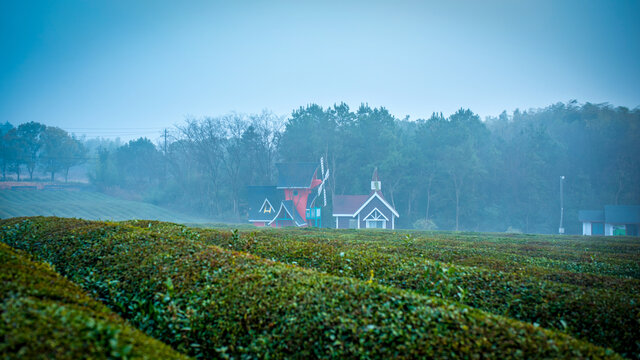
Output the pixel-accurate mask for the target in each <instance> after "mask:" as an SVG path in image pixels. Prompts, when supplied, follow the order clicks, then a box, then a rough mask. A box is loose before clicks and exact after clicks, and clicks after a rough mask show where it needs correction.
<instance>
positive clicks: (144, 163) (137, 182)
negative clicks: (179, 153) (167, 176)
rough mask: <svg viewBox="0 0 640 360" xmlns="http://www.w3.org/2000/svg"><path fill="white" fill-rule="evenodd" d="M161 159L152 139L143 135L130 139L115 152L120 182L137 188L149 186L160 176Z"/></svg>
mask: <svg viewBox="0 0 640 360" xmlns="http://www.w3.org/2000/svg"><path fill="white" fill-rule="evenodd" d="M161 159H162V156H161V154H160V152H159V151H158V150H157V149H156V147H155V145H153V143H152V142H151V140H149V139H147V138H142V137H141V138H139V139H137V140H131V141H129V142H128V143H127V144H125V145H123V146H121V147H119V148H118V149H117V150H116V152H115V164H116V169H117V172H118V183H119V184H121V185H123V186H125V187H128V188H131V189H135V190H142V189H146V188H148V187H149V185H151V184H154V183H156V182H157V180H158V179H159V177H160V173H161V169H162V163H161Z"/></svg>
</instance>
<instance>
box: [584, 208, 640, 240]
mask: <svg viewBox="0 0 640 360" xmlns="http://www.w3.org/2000/svg"><path fill="white" fill-rule="evenodd" d="M578 219H579V220H580V221H581V222H582V235H605V236H611V235H628V236H638V227H640V206H639V205H606V206H605V207H604V211H602V210H581V211H579V212H578Z"/></svg>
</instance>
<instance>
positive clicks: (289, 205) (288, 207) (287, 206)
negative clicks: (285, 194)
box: [269, 200, 307, 226]
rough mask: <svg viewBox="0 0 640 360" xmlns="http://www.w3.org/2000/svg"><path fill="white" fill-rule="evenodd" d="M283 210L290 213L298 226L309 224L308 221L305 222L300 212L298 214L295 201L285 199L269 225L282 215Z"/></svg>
mask: <svg viewBox="0 0 640 360" xmlns="http://www.w3.org/2000/svg"><path fill="white" fill-rule="evenodd" d="M283 211H284V212H286V213H287V214H288V215H289V217H291V218H292V219H293V222H294V223H295V224H296V226H304V225H306V224H307V223H306V222H304V219H302V217H301V216H300V214H298V212H297V211H296V208H295V206H294V205H293V201H291V200H285V201H282V202H280V208H279V209H278V211H277V212H276V216H275V217H274V218H273V219H271V221H269V225H271V223H273V222H274V221H276V220H277V219H278V218H280V217H281V216H280V214H281V213H282V212H283Z"/></svg>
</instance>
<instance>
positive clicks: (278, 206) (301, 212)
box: [247, 159, 329, 227]
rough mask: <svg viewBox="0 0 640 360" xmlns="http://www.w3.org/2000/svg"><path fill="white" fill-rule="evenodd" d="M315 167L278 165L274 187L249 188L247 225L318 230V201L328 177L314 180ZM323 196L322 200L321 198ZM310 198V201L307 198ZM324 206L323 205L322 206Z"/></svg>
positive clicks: (288, 164) (319, 215) (326, 174)
mask: <svg viewBox="0 0 640 360" xmlns="http://www.w3.org/2000/svg"><path fill="white" fill-rule="evenodd" d="M321 164H322V159H321V162H320V164H318V163H306V162H303V163H280V164H276V167H277V169H278V181H277V184H276V185H274V186H249V187H248V189H247V190H248V194H249V198H248V200H249V222H251V223H253V224H254V225H256V226H272V227H283V226H321V225H322V212H321V210H320V207H321V206H323V204H324V202H322V203H320V201H318V200H317V199H318V197H319V195H320V193H321V191H326V190H324V189H323V188H322V186H321V185H322V184H323V182H324V181H325V180H326V179H327V178H328V176H329V173H328V170H327V173H324V167H322V171H323V177H322V178H319V177H318V175H319V174H318V168H320V167H321V166H324V165H323V164H322V165H321ZM322 194H323V199H324V196H325V194H324V193H322ZM310 196H311V197H310ZM324 205H326V204H324Z"/></svg>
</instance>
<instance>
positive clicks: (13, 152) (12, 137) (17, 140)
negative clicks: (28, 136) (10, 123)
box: [3, 128, 27, 181]
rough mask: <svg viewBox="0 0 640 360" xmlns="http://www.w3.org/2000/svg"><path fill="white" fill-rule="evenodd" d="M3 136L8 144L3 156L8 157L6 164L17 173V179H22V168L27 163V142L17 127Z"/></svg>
mask: <svg viewBox="0 0 640 360" xmlns="http://www.w3.org/2000/svg"><path fill="white" fill-rule="evenodd" d="M3 138H4V140H5V141H4V142H5V144H6V147H5V151H6V152H5V153H4V156H3V157H4V158H5V159H6V160H5V161H6V165H7V166H8V168H9V169H10V170H13V172H15V173H16V177H17V180H18V181H20V169H21V167H22V165H23V164H25V158H26V157H27V153H26V150H27V144H26V142H25V139H24V138H23V137H21V136H20V135H19V133H18V129H16V128H13V129H11V130H9V131H8V132H7V133H6V134H5V135H4V136H3Z"/></svg>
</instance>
